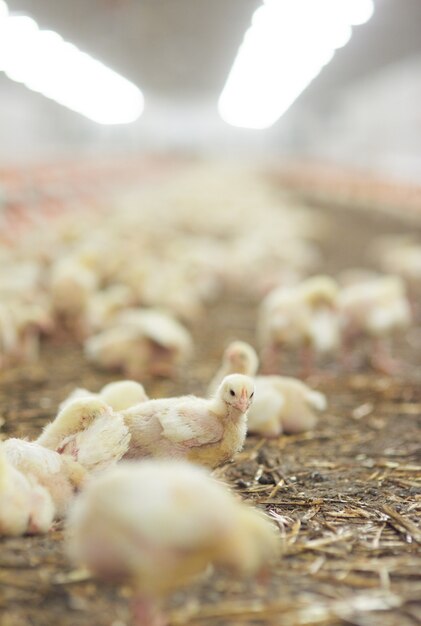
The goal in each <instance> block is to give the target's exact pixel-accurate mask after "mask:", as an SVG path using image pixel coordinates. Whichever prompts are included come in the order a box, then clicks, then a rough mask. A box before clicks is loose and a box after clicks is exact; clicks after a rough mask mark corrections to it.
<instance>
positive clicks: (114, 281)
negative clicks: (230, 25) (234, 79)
mask: <svg viewBox="0 0 421 626" xmlns="http://www.w3.org/2000/svg"><path fill="white" fill-rule="evenodd" d="M238 189H241V193H239V192H238ZM204 190H209V198H208V197H207V195H206V194H204ZM216 200H217V202H216ZM120 202H121V207H123V208H121V207H120V210H119V211H116V210H115V204H113V200H112V199H110V206H109V209H108V210H102V211H96V212H95V211H91V212H89V213H86V214H85V215H83V216H82V214H81V213H80V214H78V213H77V212H76V213H73V214H72V215H66V214H64V215H63V214H58V215H53V216H52V215H48V217H47V216H43V215H42V214H39V215H37V216H36V217H35V216H32V215H28V216H27V219H26V224H29V225H30V227H29V228H25V229H23V231H22V232H20V233H19V237H18V238H16V239H15V240H14V241H13V246H12V245H11V242H10V241H8V240H7V238H5V239H4V240H3V242H0V258H1V261H2V264H1V269H0V359H1V361H0V366H3V367H8V366H11V365H14V364H18V363H20V362H22V361H29V360H32V359H36V358H38V352H39V344H40V339H41V337H42V336H43V335H48V334H50V335H54V337H55V340H56V341H58V340H59V339H60V336H61V335H63V334H65V333H67V334H68V333H71V335H72V337H73V338H74V339H75V340H77V341H80V342H82V343H83V348H84V353H85V355H86V358H87V359H89V360H91V361H92V362H93V363H95V364H96V365H98V366H100V367H102V368H105V369H108V370H110V371H120V372H122V373H123V374H126V375H127V376H129V377H130V378H134V379H137V381H139V380H142V379H144V378H146V377H150V376H164V377H172V376H175V375H176V374H177V370H178V369H179V368H180V367H181V366H183V365H185V364H186V363H187V362H188V360H189V358H190V357H191V355H192V352H193V340H192V336H191V334H190V332H189V330H188V326H189V325H190V324H194V323H196V322H198V321H200V320H201V319H202V318H203V315H204V311H205V310H206V306H207V304H208V303H210V302H212V301H213V300H215V299H217V298H218V297H220V296H221V294H223V293H224V291H227V290H229V291H230V292H234V293H236V294H238V295H240V296H244V295H246V296H247V297H248V298H254V299H255V301H260V306H259V314H258V321H257V328H256V337H257V343H258V345H259V349H260V359H261V362H262V372H263V373H262V374H259V375H258V373H257V372H258V368H259V358H258V356H257V354H256V351H255V350H254V348H253V347H252V346H251V345H249V344H247V343H244V342H241V341H234V342H232V343H231V344H230V345H229V346H228V347H227V348H226V350H225V352H224V354H223V357H222V363H221V366H220V368H219V370H218V371H217V373H216V374H215V376H214V378H213V379H212V380H211V381H210V383H209V387H208V393H207V396H206V398H201V397H197V396H192V395H190V396H189V395H187V396H181V397H175V398H159V399H149V398H148V396H147V395H146V393H145V389H144V387H143V386H142V385H141V384H140V383H139V382H137V381H135V380H125V381H120V382H114V383H110V384H109V385H107V386H106V387H104V388H103V389H102V390H101V391H100V392H99V393H92V392H90V391H88V390H84V389H76V390H75V391H74V392H73V393H72V394H71V395H70V396H69V397H68V398H66V399H65V400H64V401H63V402H62V404H61V405H60V407H59V411H58V413H57V416H56V417H55V419H54V420H53V421H52V422H51V423H50V424H48V425H47V426H46V427H45V428H44V430H43V432H42V433H41V434H40V436H39V437H38V439H36V440H35V441H27V440H21V439H13V438H11V439H8V440H6V441H4V442H2V443H0V534H2V535H21V534H25V533H32V534H34V533H46V532H48V530H49V529H50V528H51V526H52V524H53V522H54V521H55V520H57V519H62V518H65V519H66V520H67V522H66V523H67V527H68V537H69V538H68V549H69V552H70V554H71V555H72V558H73V559H74V560H75V562H77V563H82V564H84V565H87V566H88V567H89V568H90V569H91V570H92V571H93V572H94V573H96V574H98V575H99V576H102V577H104V578H109V579H115V580H121V579H123V578H129V579H130V580H131V581H132V583H133V584H134V586H135V588H136V589H137V594H136V600H135V602H134V612H135V617H136V620H137V621H138V622H139V623H142V624H144V625H145V626H152V625H154V626H155V625H158V624H161V623H163V622H162V614H161V613H160V610H159V604H160V601H161V599H162V598H164V597H165V595H166V594H167V593H168V592H170V591H172V590H174V589H176V588H178V587H179V586H182V585H184V584H186V583H187V582H189V581H191V580H193V579H194V578H195V577H197V576H200V575H202V574H203V573H205V572H206V571H207V569H208V566H209V565H210V564H213V565H220V566H223V567H227V568H229V569H232V570H234V571H235V572H237V573H238V574H242V575H253V574H257V573H258V572H259V571H260V570H261V569H262V568H264V567H265V566H267V564H268V563H270V561H271V560H272V559H273V558H274V557H275V556H276V554H277V553H278V549H279V546H278V541H277V537H276V532H275V530H274V527H273V526H272V524H271V522H270V521H269V520H268V519H267V517H266V516H265V515H264V514H263V513H261V512H259V511H257V510H254V509H253V508H251V507H249V506H247V505H246V504H244V503H242V502H241V501H240V500H239V499H237V498H236V497H235V496H234V495H232V494H231V493H230V492H229V491H228V489H227V487H225V486H224V485H222V484H220V483H218V482H217V481H216V480H215V479H214V478H212V476H211V475H210V474H209V473H208V471H209V470H212V469H214V468H216V467H218V466H220V465H222V464H224V463H226V462H228V461H230V460H231V459H232V458H233V457H235V454H236V453H237V452H238V451H240V450H241V449H242V447H243V445H244V441H245V438H246V434H247V431H248V432H251V433H253V432H254V433H259V434H261V435H263V436H266V437H276V436H278V435H280V434H281V433H296V432H301V431H304V430H308V429H312V428H315V427H316V423H317V412H318V411H322V410H324V409H325V408H326V404H327V402H326V398H325V396H324V395H323V394H322V393H320V392H319V391H316V390H314V389H311V388H310V387H309V386H308V385H306V384H305V383H303V382H302V381H301V380H299V379H296V378H291V377H285V376H279V375H268V374H273V372H275V373H279V372H281V371H282V357H283V356H284V355H285V354H289V355H291V354H296V353H301V358H302V365H303V369H304V371H305V372H307V373H308V372H309V371H310V370H311V369H312V368H313V366H314V362H317V363H318V364H324V363H325V361H326V359H327V358H335V359H337V358H338V356H341V358H342V361H343V362H344V363H345V364H346V365H348V364H349V361H350V359H351V358H352V353H353V349H354V347H355V345H356V344H357V342H358V340H359V338H361V337H364V338H365V339H367V338H368V339H371V340H372V341H373V343H374V347H373V350H372V353H371V357H372V364H373V365H374V366H375V367H377V368H380V369H383V370H385V371H392V369H393V367H394V365H395V364H394V363H393V361H392V359H391V356H390V354H389V353H388V352H387V350H386V349H385V348H384V346H383V342H384V341H386V340H389V339H390V338H392V337H393V336H394V335H395V334H396V333H397V332H399V331H402V330H404V329H406V328H407V327H408V326H409V324H410V322H411V317H412V312H411V304H410V300H409V298H408V296H407V294H406V283H405V282H404V281H405V280H408V281H409V285H408V288H409V293H411V289H412V287H413V284H414V283H416V281H417V280H419V279H421V263H420V261H419V258H421V253H420V250H421V247H420V246H419V245H418V244H416V243H414V242H412V241H410V240H407V239H403V238H401V239H400V240H399V241H398V240H395V242H394V243H393V244H391V243H390V242H389V244H387V241H386V240H384V241H383V242H380V243H379V247H378V254H379V255H380V256H381V258H382V259H383V260H384V268H385V269H387V271H388V272H392V274H391V275H384V276H381V275H377V274H373V273H371V272H366V271H362V270H355V271H353V272H348V273H346V274H344V275H342V276H341V277H338V279H337V280H334V279H333V278H331V277H328V276H323V275H315V276H314V275H313V276H312V277H310V278H308V275H310V274H314V273H315V272H314V269H315V268H317V264H318V262H319V253H318V250H317V247H316V245H315V241H314V240H317V239H318V238H320V237H321V236H322V234H323V231H324V229H325V227H326V224H324V223H323V220H322V218H321V217H320V216H319V215H317V214H312V213H311V212H309V211H308V210H307V209H305V208H303V207H300V206H294V205H292V204H291V201H287V200H285V205H284V206H279V200H276V201H275V196H274V195H273V191H272V190H271V187H270V186H269V185H267V184H266V183H264V182H263V181H262V180H261V179H260V178H258V177H256V176H245V175H244V172H243V171H241V172H237V171H235V170H232V171H229V170H226V171H223V172H222V173H221V171H220V170H219V169H218V168H216V169H215V170H213V169H212V168H209V167H207V168H205V169H203V170H201V169H200V168H196V169H195V170H193V171H192V172H189V173H187V174H184V173H183V174H180V173H179V174H178V175H177V176H176V177H174V180H171V181H170V182H168V183H167V185H166V186H165V187H162V188H161V189H160V190H158V191H157V190H156V189H145V190H143V191H142V192H139V190H136V191H135V192H132V193H131V194H128V195H127V197H126V198H124V200H123V201H122V200H121V199H120ZM265 207H266V208H265ZM228 208H229V210H228ZM257 209H258V210H259V223H258V224H256V221H255V212H256V210H257ZM82 217H83V219H82ZM79 218H80V219H79ZM35 222H36V224H37V228H36V229H34V228H32V226H33V225H34V224H35ZM399 245H400V246H401V248H399ZM411 246H412V248H411ZM391 248H393V252H395V253H396V254H392V253H391ZM398 249H401V254H399V252H396V251H397V250H398ZM417 250H418V254H419V256H418V257H417ZM414 258H415V260H414ZM405 259H407V264H406V265H405ZM417 259H418V261H417ZM386 261H387V262H386ZM417 262H418V265H417ZM408 267H412V274H411V276H409V274H408V272H407V273H405V272H406V269H405V268H408ZM417 268H418V269H417ZM417 272H419V274H418V273H417ZM198 466H204V467H205V468H207V470H208V471H206V470H204V469H201V468H200V467H198ZM79 492H81V493H80V494H79ZM197 494H200V496H199V497H198V496H197Z"/></svg>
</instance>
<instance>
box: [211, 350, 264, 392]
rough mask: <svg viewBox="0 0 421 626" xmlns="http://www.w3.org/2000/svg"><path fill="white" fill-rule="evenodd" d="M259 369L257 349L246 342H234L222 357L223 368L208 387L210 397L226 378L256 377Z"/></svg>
mask: <svg viewBox="0 0 421 626" xmlns="http://www.w3.org/2000/svg"><path fill="white" fill-rule="evenodd" d="M258 367H259V359H258V356H257V354H256V351H255V349H254V348H253V347H252V346H251V345H250V344H248V343H246V342H245V341H232V342H231V343H230V344H229V346H228V347H227V349H226V350H225V352H224V354H223V356H222V364H221V367H220V368H219V369H218V371H217V372H216V374H215V376H214V377H213V379H212V381H211V382H210V384H209V386H208V395H212V394H214V393H215V391H216V390H217V389H218V387H219V385H220V384H221V382H222V380H223V379H224V378H225V376H228V375H229V374H244V375H245V376H255V374H256V372H257V369H258Z"/></svg>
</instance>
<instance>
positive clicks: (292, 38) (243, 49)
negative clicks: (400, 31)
mask: <svg viewBox="0 0 421 626" xmlns="http://www.w3.org/2000/svg"><path fill="white" fill-rule="evenodd" d="M373 12H374V4H373V0H264V2H263V4H262V5H261V6H260V7H259V8H258V9H257V10H256V11H255V13H254V14H253V17H252V23H251V26H250V28H249V29H248V30H247V32H246V34H245V35H244V39H243V42H242V44H241V46H240V48H239V50H238V53H237V56H236V59H235V61H234V64H233V66H232V68H231V71H230V73H229V76H228V79H227V82H226V84H225V86H224V89H223V91H222V93H221V96H220V98H219V102H218V109H219V113H220V115H221V117H222V119H223V120H224V121H226V122H228V123H229V124H232V125H233V126H240V127H244V128H255V129H262V128H268V127H269V126H272V124H274V123H275V122H276V121H277V120H278V119H279V118H280V117H281V115H283V114H284V113H285V112H286V111H287V110H288V109H289V107H290V106H291V105H292V103H293V102H294V101H295V100H296V99H297V97H298V96H299V95H300V93H302V91H304V89H305V88H306V87H307V86H308V85H309V84H310V83H311V81H312V80H314V78H315V77H316V76H317V75H318V74H319V73H320V71H321V70H322V68H323V66H324V65H326V64H327V63H329V62H330V61H331V59H332V58H333V56H334V54H335V50H337V49H338V48H341V47H343V46H345V45H346V44H347V43H348V41H349V39H350V38H351V35H352V26H356V25H359V24H363V23H365V22H366V21H368V20H369V19H370V17H371V16H372V14H373Z"/></svg>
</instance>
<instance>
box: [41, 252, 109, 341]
mask: <svg viewBox="0 0 421 626" xmlns="http://www.w3.org/2000/svg"><path fill="white" fill-rule="evenodd" d="M97 286H98V278H97V276H96V274H95V272H93V271H92V270H91V269H89V268H88V267H86V266H85V265H83V263H82V262H81V261H80V260H79V259H78V258H77V257H72V256H68V257H64V258H59V259H58V260H57V261H56V262H55V264H54V265H53V266H52V268H51V275H50V294H51V303H52V307H53V310H54V311H55V313H56V314H57V315H58V316H59V318H60V320H61V322H62V323H63V324H64V325H65V326H66V327H68V328H70V329H71V330H74V331H75V332H76V333H77V335H78V336H83V335H84V334H85V333H86V330H87V329H86V320H85V312H86V308H87V306H88V301H89V298H90V296H91V294H93V293H94V291H95V290H96V289H97Z"/></svg>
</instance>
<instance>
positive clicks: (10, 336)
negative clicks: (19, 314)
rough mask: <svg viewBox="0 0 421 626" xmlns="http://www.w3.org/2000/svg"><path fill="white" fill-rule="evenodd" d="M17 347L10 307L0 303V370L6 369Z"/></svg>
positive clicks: (16, 336)
mask: <svg viewBox="0 0 421 626" xmlns="http://www.w3.org/2000/svg"><path fill="white" fill-rule="evenodd" d="M18 345H19V333H18V329H17V326H16V322H15V320H14V319H13V315H12V311H11V310H10V307H9V306H7V305H6V304H5V303H3V302H0V369H1V368H2V367H7V366H8V365H9V364H10V362H11V360H12V358H13V355H14V354H15V353H16V351H17V349H18Z"/></svg>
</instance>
